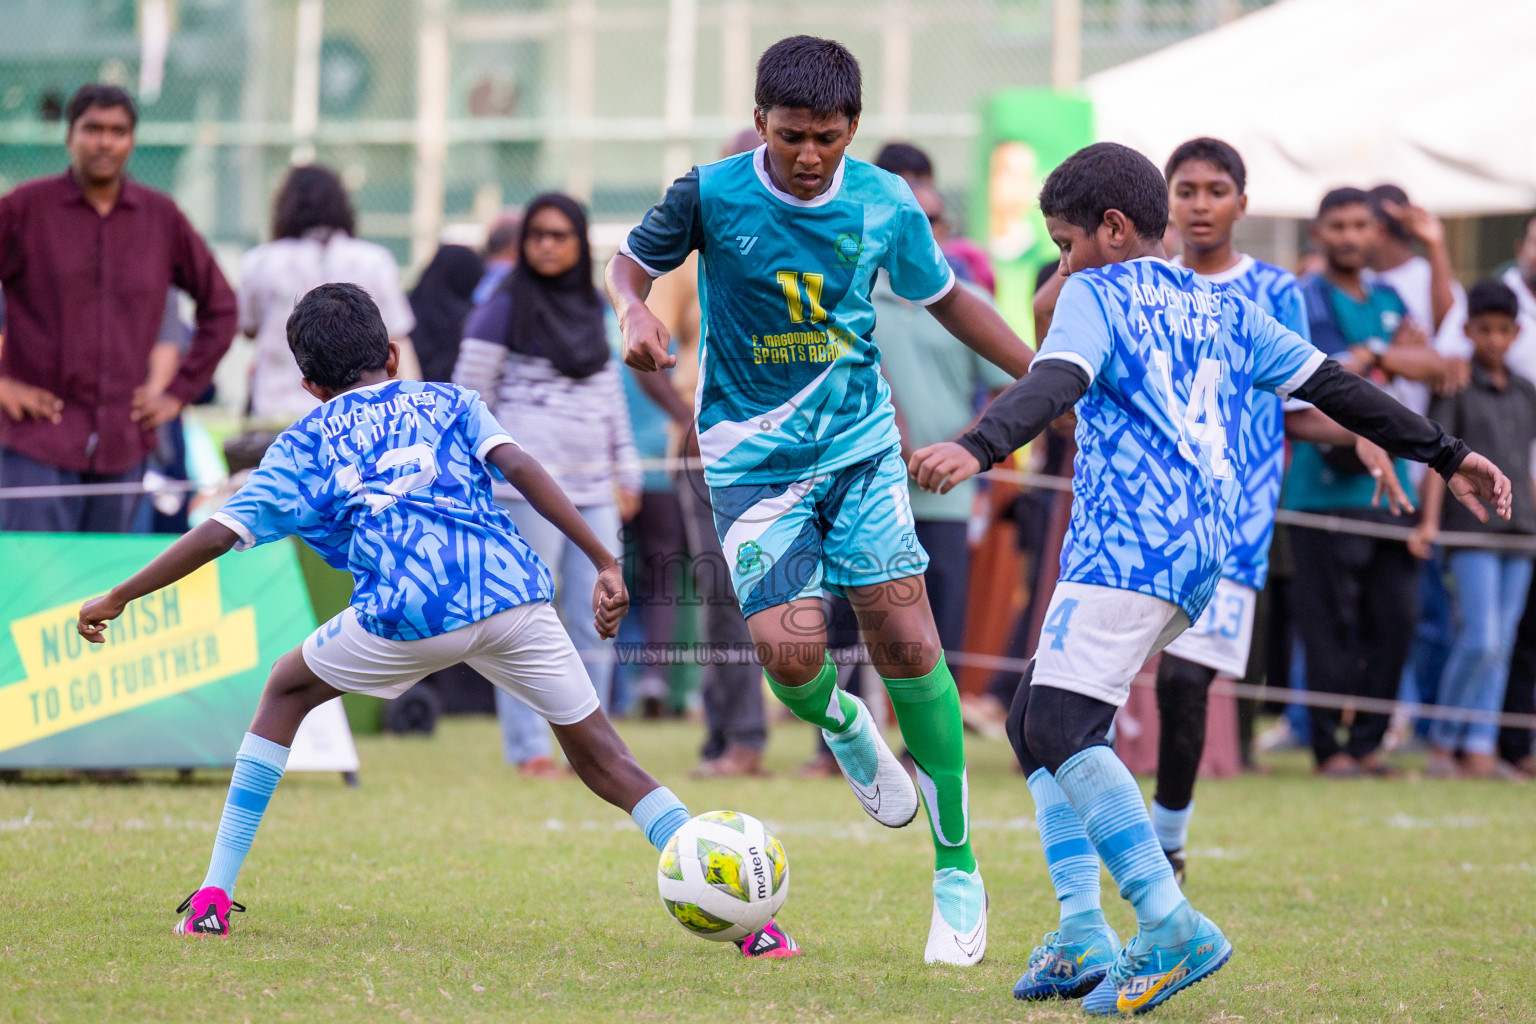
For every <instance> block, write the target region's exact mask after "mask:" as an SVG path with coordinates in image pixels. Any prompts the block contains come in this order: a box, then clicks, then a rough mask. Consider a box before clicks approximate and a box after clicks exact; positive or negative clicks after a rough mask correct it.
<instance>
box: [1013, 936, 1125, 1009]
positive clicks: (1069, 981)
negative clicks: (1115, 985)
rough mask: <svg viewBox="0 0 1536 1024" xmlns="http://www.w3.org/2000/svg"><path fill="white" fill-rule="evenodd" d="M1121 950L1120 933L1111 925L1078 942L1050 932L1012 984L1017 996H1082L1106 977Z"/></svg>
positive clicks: (1053, 997)
mask: <svg viewBox="0 0 1536 1024" xmlns="http://www.w3.org/2000/svg"><path fill="white" fill-rule="evenodd" d="M1119 952H1120V936H1118V935H1116V934H1115V930H1114V929H1113V928H1111V927H1109V926H1108V925H1105V926H1104V927H1102V928H1099V929H1096V930H1095V931H1093V932H1090V933H1089V934H1088V936H1087V938H1085V939H1083V940H1081V941H1079V942H1067V941H1065V940H1063V939H1062V938H1061V933H1060V932H1049V933H1047V934H1046V936H1045V945H1043V946H1036V947H1035V950H1034V952H1033V953H1030V954H1029V966H1028V968H1027V969H1026V970H1025V971H1024V975H1023V977H1021V978H1019V981H1018V983H1017V984H1016V985H1014V986H1013V998H1015V999H1081V998H1083V996H1085V995H1087V994H1088V993H1089V992H1091V991H1093V989H1094V988H1095V987H1096V986H1097V985H1098V984H1099V982H1101V981H1103V980H1104V975H1105V974H1106V973H1107V972H1108V971H1109V965H1110V964H1112V963H1114V962H1115V955H1116V954H1117V953H1119Z"/></svg>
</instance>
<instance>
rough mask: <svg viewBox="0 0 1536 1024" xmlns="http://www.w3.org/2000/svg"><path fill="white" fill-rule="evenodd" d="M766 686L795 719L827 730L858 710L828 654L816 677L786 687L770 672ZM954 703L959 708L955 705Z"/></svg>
mask: <svg viewBox="0 0 1536 1024" xmlns="http://www.w3.org/2000/svg"><path fill="white" fill-rule="evenodd" d="M768 688H769V689H771V690H772V691H773V694H774V696H775V697H778V698H779V700H781V701H783V702H784V706H785V707H787V708H789V710H791V711H793V712H794V713H795V717H796V718H798V719H800V720H801V721H802V722H810V723H811V724H812V725H818V726H820V727H821V728H823V729H825V730H827V731H828V732H842V731H843V730H845V729H847V728H848V727H849V726H850V725H852V724H853V720H854V719H855V718H856V717H857V716H858V713H859V708H858V705H857V704H855V703H854V702H853V698H852V697H850V696H848V695H847V694H846V693H844V692H843V691H842V690H840V689H838V687H837V666H836V665H834V664H832V659H831V658H830V657H829V658H827V659H826V660H825V661H824V662H822V665H821V671H820V672H818V673H816V678H815V679H812V680H811V681H810V682H808V683H806V684H805V685H804V686H785V685H784V684H782V683H780V682H779V681H778V680H777V679H775V678H773V676H771V675H770V676H768ZM955 706H956V707H957V708H958V707H959V705H958V704H957V705H955Z"/></svg>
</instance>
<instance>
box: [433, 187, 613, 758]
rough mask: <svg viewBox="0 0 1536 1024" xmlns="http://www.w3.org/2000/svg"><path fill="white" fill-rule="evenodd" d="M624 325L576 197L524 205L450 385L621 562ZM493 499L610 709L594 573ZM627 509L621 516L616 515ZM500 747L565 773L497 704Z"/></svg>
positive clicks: (539, 734)
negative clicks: (503, 265)
mask: <svg viewBox="0 0 1536 1024" xmlns="http://www.w3.org/2000/svg"><path fill="white" fill-rule="evenodd" d="M617 341H618V338H617V323H616V321H615V320H614V318H613V315H612V311H611V310H609V308H608V305H607V303H606V302H605V301H604V300H603V298H602V297H601V295H599V293H598V291H597V288H596V287H595V286H594V283H593V278H592V250H591V246H590V244H589V242H588V239H587V217H586V213H585V212H584V211H583V210H582V208H581V205H580V204H579V203H577V202H576V201H575V200H574V199H572V198H570V197H569V196H565V195H561V194H559V193H549V194H546V195H542V196H539V197H537V198H535V199H534V200H533V201H532V202H531V203H529V204H528V207H527V209H526V211H525V212H524V216H523V224H522V231H521V235H520V237H519V244H518V261H517V265H516V267H514V268H513V270H512V272H511V273H510V274H509V275H508V276H507V279H506V281H505V282H504V283H503V284H502V285H501V286H499V287H498V288H497V290H496V291H495V293H494V294H493V295H492V296H491V297H490V299H488V300H487V301H486V303H485V304H484V305H482V306H480V307H478V308H476V309H475V311H474V312H473V313H472V314H471V315H470V317H469V321H468V322H467V323H466V324H465V327H464V340H463V343H462V344H461V345H460V347H459V358H458V362H457V364H456V365H455V367H454V373H453V379H454V382H455V383H457V384H462V385H464V386H465V387H468V388H472V389H474V390H476V391H478V392H479V393H480V395H481V396H482V397H483V398H484V399H485V401H486V403H487V404H488V405H489V406H490V407H491V410H492V412H494V413H495V415H496V418H497V419H498V420H500V421H501V425H502V426H503V427H505V428H506V429H507V432H508V433H509V434H511V435H512V437H513V438H514V439H515V440H516V441H517V443H518V444H520V445H521V446H522V447H523V448H524V449H525V450H527V452H528V453H529V454H530V455H532V456H533V457H534V458H536V459H538V461H539V462H540V464H542V465H543V466H544V468H545V469H546V470H547V471H548V472H549V474H550V475H551V476H553V477H554V478H555V481H556V482H557V483H558V484H559V485H560V489H561V490H563V491H564V492H565V493H566V494H567V495H569V496H570V499H571V502H572V504H574V505H575V506H576V507H577V509H579V510H580V512H581V515H582V518H584V519H585V520H586V521H587V523H588V524H589V525H590V526H591V527H592V529H593V531H594V532H596V533H597V535H598V536H599V537H602V538H603V539H604V541H605V542H607V543H608V544H610V545H612V548H613V551H614V553H615V554H616V555H617V554H618V553H619V552H620V550H621V548H620V545H619V524H620V521H621V519H628V518H629V517H630V516H632V515H633V514H634V511H635V509H636V508H637V507H638V505H639V500H640V491H641V472H640V459H639V456H638V455H637V454H636V451H635V441H634V435H633V432H632V429H631V427H630V421H629V407H628V404H627V403H626V401H625V398H624V386H623V383H622V381H621V379H620V377H619V370H618V364H617V362H616V361H615V360H614V358H613V350H614V346H616V344H617ZM497 498H498V500H499V501H501V502H502V504H503V505H505V506H506V507H507V509H508V511H509V512H510V513H511V514H512V519H513V522H515V523H516V524H517V529H518V532H519V533H521V534H522V535H523V538H524V539H525V540H527V541H528V544H529V545H530V546H531V547H532V548H533V550H534V551H535V552H536V553H537V554H538V556H539V557H540V558H542V559H543V560H544V561H545V563H547V564H548V565H549V567H550V570H551V571H552V572H553V573H554V575H555V578H556V584H555V585H556V597H555V600H556V603H557V604H558V605H559V609H560V613H561V617H562V618H563V619H564V620H565V627H566V629H567V630H569V631H570V633H571V638H572V639H573V640H574V641H575V642H576V647H577V649H578V650H580V651H582V652H583V654H584V655H587V654H590V655H595V656H589V657H587V659H586V661H587V672H588V673H589V674H590V675H591V677H592V683H593V686H594V687H595V688H596V690H597V694H598V697H599V699H600V700H601V701H602V703H603V706H604V707H605V708H606V707H607V706H608V703H609V697H610V691H611V687H612V681H613V662H612V660H611V657H612V652H611V648H609V647H608V645H607V644H606V642H605V641H603V640H602V639H601V638H600V637H599V636H598V634H597V630H596V628H595V627H594V626H593V622H592V587H593V584H594V583H595V581H596V572H595V570H594V569H593V568H592V563H591V562H590V561H589V560H588V559H587V557H586V556H585V555H584V554H582V552H581V551H580V550H579V549H577V548H576V547H575V546H574V545H572V544H570V543H569V542H568V541H567V540H566V539H565V536H564V535H563V534H561V533H560V532H559V531H558V530H557V529H555V528H554V527H553V526H552V525H550V524H549V523H548V522H546V521H545V520H544V519H543V518H542V517H541V516H540V515H539V514H538V513H537V512H535V511H534V510H533V508H532V507H531V506H529V505H528V503H527V502H526V501H524V500H523V499H522V496H521V495H520V494H518V493H517V492H516V491H515V490H513V489H512V488H511V487H510V486H505V485H503V486H502V487H501V488H500V489H499V490H498V492H497ZM620 503H622V505H623V508H622V510H621V508H620ZM496 708H497V714H498V715H499V717H500V718H501V725H502V746H503V751H504V753H505V754H506V758H507V760H508V762H510V763H512V764H516V765H518V766H519V769H520V771H521V772H522V773H523V774H525V775H532V776H541V775H547V774H552V773H555V772H557V771H558V768H557V767H556V765H555V763H554V761H553V759H552V757H551V746H550V738H549V730H548V728H547V727H546V726H545V724H544V722H543V720H542V719H540V718H539V717H538V716H537V715H535V714H534V713H533V712H532V711H529V710H528V709H527V708H526V707H524V706H523V705H521V704H519V703H518V702H517V701H516V700H514V699H512V698H511V697H508V696H507V695H506V694H504V693H502V692H501V691H500V690H498V691H497V692H496Z"/></svg>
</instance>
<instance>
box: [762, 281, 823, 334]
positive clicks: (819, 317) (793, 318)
mask: <svg viewBox="0 0 1536 1024" xmlns="http://www.w3.org/2000/svg"><path fill="white" fill-rule="evenodd" d="M774 277H775V278H776V279H777V280H778V282H779V287H780V288H781V289H782V290H783V292H784V301H785V303H787V304H788V305H789V321H790V323H795V324H799V323H804V322H805V307H806V306H807V305H809V306H810V307H811V318H810V319H811V323H813V324H819V323H822V322H823V321H825V320H826V319H827V311H826V310H825V309H822V308H821V288H822V283H823V282H824V281H825V280H826V279H825V278H824V277H823V276H822V275H821V274H799V273H796V272H795V271H793V270H781V271H779V272H778V273H777V274H775V275H774ZM802 279H803V280H804V281H805V293H804V295H803V296H802V294H801V292H800V282H801V280H802Z"/></svg>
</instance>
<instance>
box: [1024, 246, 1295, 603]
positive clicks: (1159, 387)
mask: <svg viewBox="0 0 1536 1024" xmlns="http://www.w3.org/2000/svg"><path fill="white" fill-rule="evenodd" d="M1049 359H1065V360H1067V361H1068V362H1071V363H1073V364H1074V365H1076V366H1078V367H1080V368H1081V369H1082V370H1083V371H1084V372H1085V373H1087V374H1088V377H1089V380H1090V383H1089V386H1088V391H1087V393H1086V394H1084V395H1083V397H1082V398H1081V399H1080V400H1079V401H1078V403H1077V434H1076V436H1077V445H1078V454H1077V460H1076V464H1075V470H1074V474H1073V480H1072V494H1073V499H1074V500H1073V503H1072V522H1071V526H1070V528H1069V531H1068V535H1067V542H1066V544H1065V545H1064V546H1063V548H1062V553H1061V578H1062V579H1063V580H1067V581H1070V582H1074V583H1089V584H1096V585H1098V586H1102V587H1116V588H1118V589H1121V590H1131V591H1136V592H1138V593H1142V594H1149V595H1151V596H1153V597H1158V598H1162V599H1163V600H1165V601H1169V602H1171V603H1173V604H1176V605H1178V606H1179V607H1180V608H1182V609H1184V612H1185V613H1186V614H1187V615H1188V616H1189V619H1190V621H1191V622H1194V621H1197V620H1198V619H1199V618H1200V613H1201V612H1202V611H1203V610H1204V609H1205V606H1206V604H1207V603H1209V601H1210V599H1211V594H1212V593H1213V592H1214V591H1215V589H1216V582H1217V580H1218V579H1219V578H1220V577H1221V573H1222V565H1223V562H1224V561H1225V559H1226V557H1227V550H1228V548H1229V547H1230V546H1231V544H1232V536H1233V532H1234V526H1235V521H1236V518H1237V510H1238V505H1239V500H1240V497H1241V494H1242V490H1243V481H1244V479H1245V475H1246V472H1247V468H1248V467H1247V457H1248V451H1247V445H1246V444H1244V441H1243V425H1244V422H1245V421H1246V420H1247V419H1249V418H1250V416H1251V415H1252V413H1251V408H1252V404H1251V401H1250V398H1249V392H1250V390H1251V389H1254V388H1258V389H1260V390H1264V391H1271V392H1274V393H1275V394H1277V395H1279V396H1280V397H1281V398H1285V397H1288V396H1289V395H1290V393H1291V392H1292V391H1294V390H1295V389H1296V388H1298V387H1300V386H1301V385H1302V384H1303V383H1305V382H1306V380H1307V378H1309V377H1310V376H1311V375H1312V374H1313V373H1314V372H1315V371H1316V370H1317V368H1318V366H1320V365H1322V362H1323V359H1324V356H1323V354H1322V353H1321V352H1319V351H1318V350H1317V349H1315V348H1313V347H1312V345H1311V344H1310V343H1309V342H1308V341H1307V340H1306V339H1305V338H1303V337H1302V336H1301V335H1299V334H1297V333H1296V332H1295V331H1292V330H1289V329H1288V328H1286V327H1285V326H1284V325H1283V324H1281V323H1280V322H1279V321H1277V320H1276V319H1275V318H1274V317H1272V316H1270V315H1269V314H1267V313H1265V312H1264V311H1263V310H1262V309H1260V308H1259V307H1258V306H1256V305H1255V304H1254V303H1253V302H1252V301H1250V300H1249V299H1247V298H1246V297H1244V296H1243V295H1242V294H1241V293H1239V292H1238V291H1236V290H1234V289H1230V288H1223V287H1221V286H1219V285H1213V284H1211V283H1210V282H1208V281H1206V280H1205V279H1203V278H1201V277H1200V276H1199V275H1198V274H1195V273H1194V272H1192V271H1189V270H1185V269H1184V268H1182V267H1175V266H1173V265H1172V264H1170V263H1168V262H1167V261H1166V260H1161V259H1156V258H1153V257H1145V258H1142V259H1136V260H1131V261H1129V262H1127V263H1112V264H1110V265H1109V266H1106V267H1100V268H1098V269H1095V270H1084V271H1081V272H1079V273H1076V274H1073V275H1072V276H1071V277H1070V278H1068V279H1067V282H1066V284H1065V285H1063V286H1062V289H1061V297H1060V298H1059V299H1058V300H1057V303H1056V312H1055V314H1054V316H1053V317H1052V319H1051V329H1050V331H1049V332H1048V333H1047V334H1046V336H1045V341H1044V342H1042V343H1041V346H1040V352H1039V354H1038V355H1036V356H1035V362H1036V364H1039V363H1040V362H1042V361H1043V360H1049Z"/></svg>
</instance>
